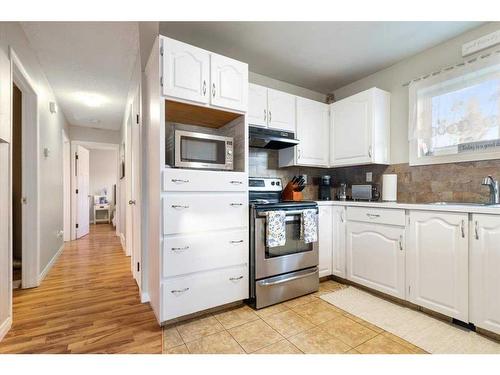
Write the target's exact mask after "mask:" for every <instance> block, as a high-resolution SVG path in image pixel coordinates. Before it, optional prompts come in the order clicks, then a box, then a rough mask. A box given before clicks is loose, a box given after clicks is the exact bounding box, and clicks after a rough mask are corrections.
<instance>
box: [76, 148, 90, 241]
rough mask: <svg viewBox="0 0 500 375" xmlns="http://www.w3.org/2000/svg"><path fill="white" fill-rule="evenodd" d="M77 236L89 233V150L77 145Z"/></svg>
mask: <svg viewBox="0 0 500 375" xmlns="http://www.w3.org/2000/svg"><path fill="white" fill-rule="evenodd" d="M75 158H76V160H75V161H76V163H75V164H76V170H75V172H76V174H75V175H76V192H75V193H76V238H81V237H83V236H86V235H87V234H89V221H90V206H89V203H90V197H89V150H87V149H86V148H85V147H82V146H76V155H75Z"/></svg>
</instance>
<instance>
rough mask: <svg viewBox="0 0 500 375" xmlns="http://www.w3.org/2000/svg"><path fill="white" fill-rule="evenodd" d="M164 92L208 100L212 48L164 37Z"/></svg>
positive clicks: (179, 96)
mask: <svg viewBox="0 0 500 375" xmlns="http://www.w3.org/2000/svg"><path fill="white" fill-rule="evenodd" d="M163 95H165V96H169V97H174V98H180V99H185V100H189V101H193V102H197V103H203V104H208V102H209V98H210V52H208V51H205V50H202V49H201V48H197V47H194V46H191V45H189V44H186V43H182V42H179V41H177V40H173V39H170V38H163Z"/></svg>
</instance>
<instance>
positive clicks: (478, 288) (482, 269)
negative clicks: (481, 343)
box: [469, 215, 500, 334]
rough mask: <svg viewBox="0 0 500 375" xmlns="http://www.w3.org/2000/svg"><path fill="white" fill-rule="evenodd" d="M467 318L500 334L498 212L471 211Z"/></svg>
mask: <svg viewBox="0 0 500 375" xmlns="http://www.w3.org/2000/svg"><path fill="white" fill-rule="evenodd" d="M471 231H473V233H474V234H473V235H472V234H471V237H472V238H471V241H470V250H469V256H470V267H469V270H470V289H469V290H470V322H471V323H474V324H475V325H476V326H477V327H480V328H483V329H487V330H488V331H491V332H495V333H497V334H500V272H499V270H500V246H499V244H500V216H495V215H473V216H472V227H471Z"/></svg>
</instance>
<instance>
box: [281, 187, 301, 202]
mask: <svg viewBox="0 0 500 375" xmlns="http://www.w3.org/2000/svg"><path fill="white" fill-rule="evenodd" d="M295 187H296V185H295V184H292V183H291V182H289V183H288V184H287V185H286V186H285V189H283V192H282V193H281V198H282V199H283V200H284V201H301V200H302V192H301V191H295V190H294V188H295Z"/></svg>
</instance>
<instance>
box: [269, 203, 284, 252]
mask: <svg viewBox="0 0 500 375" xmlns="http://www.w3.org/2000/svg"><path fill="white" fill-rule="evenodd" d="M266 216H267V220H266V246H267V247H276V246H285V244H286V222H285V219H286V212H285V211H267V212H266Z"/></svg>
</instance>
